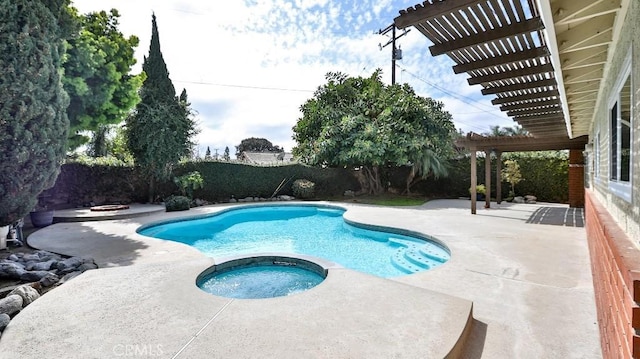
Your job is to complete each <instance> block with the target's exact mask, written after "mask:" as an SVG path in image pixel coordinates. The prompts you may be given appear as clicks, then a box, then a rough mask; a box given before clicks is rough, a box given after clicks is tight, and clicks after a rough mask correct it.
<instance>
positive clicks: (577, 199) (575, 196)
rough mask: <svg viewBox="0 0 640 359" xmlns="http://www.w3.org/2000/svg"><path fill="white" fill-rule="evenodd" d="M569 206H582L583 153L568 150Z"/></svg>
mask: <svg viewBox="0 0 640 359" xmlns="http://www.w3.org/2000/svg"><path fill="white" fill-rule="evenodd" d="M569 207H574V208H582V207H584V155H583V154H582V151H581V150H570V151H569Z"/></svg>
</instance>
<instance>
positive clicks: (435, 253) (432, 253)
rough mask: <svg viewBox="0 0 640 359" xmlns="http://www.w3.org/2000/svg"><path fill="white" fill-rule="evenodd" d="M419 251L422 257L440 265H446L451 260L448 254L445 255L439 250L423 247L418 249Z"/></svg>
mask: <svg viewBox="0 0 640 359" xmlns="http://www.w3.org/2000/svg"><path fill="white" fill-rule="evenodd" d="M418 251H419V252H420V255H422V256H424V257H427V258H429V259H431V260H434V261H436V262H439V263H444V262H446V261H448V260H449V255H448V254H446V253H443V252H442V251H441V250H439V249H437V248H435V249H434V248H432V247H429V246H422V247H420V248H419V249H418Z"/></svg>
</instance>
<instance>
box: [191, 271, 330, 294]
mask: <svg viewBox="0 0 640 359" xmlns="http://www.w3.org/2000/svg"><path fill="white" fill-rule="evenodd" d="M323 280H324V278H323V277H322V276H320V275H319V274H318V273H316V272H313V271H311V270H308V269H304V268H300V267H295V266H278V265H270V264H262V265H254V266H247V267H240V268H234V269H231V270H228V271H222V272H220V273H215V274H214V275H211V276H208V277H206V278H205V279H204V280H203V281H202V282H200V283H198V287H200V288H201V289H202V290H204V291H205V292H208V293H211V294H215V295H219V296H222V297H228V298H245V299H257V298H272V297H282V296H287V295H291V294H295V293H299V292H302V291H305V290H307V289H310V288H313V287H315V286H316V285H318V284H320V282H322V281H323Z"/></svg>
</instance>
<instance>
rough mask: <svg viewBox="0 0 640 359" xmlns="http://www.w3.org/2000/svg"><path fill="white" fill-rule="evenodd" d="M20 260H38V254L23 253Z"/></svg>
mask: <svg viewBox="0 0 640 359" xmlns="http://www.w3.org/2000/svg"><path fill="white" fill-rule="evenodd" d="M22 260H23V261H25V262H28V261H38V262H39V261H40V256H39V255H38V254H37V253H31V254H25V255H24V257H22Z"/></svg>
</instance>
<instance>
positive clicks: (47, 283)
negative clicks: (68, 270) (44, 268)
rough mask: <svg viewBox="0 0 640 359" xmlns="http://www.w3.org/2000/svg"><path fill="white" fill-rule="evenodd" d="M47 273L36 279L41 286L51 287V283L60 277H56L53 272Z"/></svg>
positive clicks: (54, 282) (56, 281)
mask: <svg viewBox="0 0 640 359" xmlns="http://www.w3.org/2000/svg"><path fill="white" fill-rule="evenodd" d="M47 273H48V274H47V275H46V276H44V277H43V278H42V279H40V280H39V281H38V283H40V285H42V286H43V287H51V286H52V285H54V284H56V283H58V280H59V279H60V277H58V276H57V275H55V274H53V273H49V272H47Z"/></svg>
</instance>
